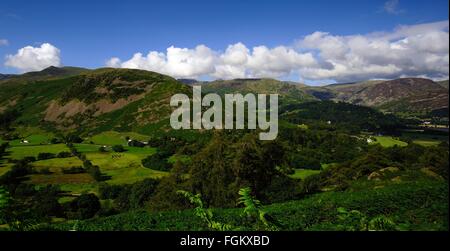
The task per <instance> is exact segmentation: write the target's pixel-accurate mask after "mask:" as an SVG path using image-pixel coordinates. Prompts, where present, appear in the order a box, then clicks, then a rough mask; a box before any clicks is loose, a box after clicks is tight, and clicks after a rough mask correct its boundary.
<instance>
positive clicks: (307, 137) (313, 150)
mask: <svg viewBox="0 0 450 251" xmlns="http://www.w3.org/2000/svg"><path fill="white" fill-rule="evenodd" d="M278 137H279V138H280V140H281V141H283V142H285V143H286V146H287V151H286V152H287V153H286V158H285V164H286V165H287V166H288V167H290V168H302V169H314V170H318V169H320V168H321V164H325V163H335V162H343V161H346V160H351V159H353V158H355V157H356V156H358V155H360V154H361V153H362V152H364V151H366V149H367V142H366V141H365V140H364V139H361V138H358V137H356V136H351V135H349V134H346V133H343V132H341V131H335V130H319V129H315V128H309V129H303V128H300V127H287V128H282V130H281V131H280V132H279V136H278Z"/></svg>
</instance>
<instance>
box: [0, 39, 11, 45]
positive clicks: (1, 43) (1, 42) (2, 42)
mask: <svg viewBox="0 0 450 251" xmlns="http://www.w3.org/2000/svg"><path fill="white" fill-rule="evenodd" d="M8 44H9V42H8V40H7V39H0V46H4V45H8Z"/></svg>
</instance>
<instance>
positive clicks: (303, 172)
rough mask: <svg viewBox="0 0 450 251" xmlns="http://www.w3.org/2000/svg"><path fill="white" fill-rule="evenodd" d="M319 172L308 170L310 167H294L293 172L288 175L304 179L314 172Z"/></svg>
mask: <svg viewBox="0 0 450 251" xmlns="http://www.w3.org/2000/svg"><path fill="white" fill-rule="evenodd" d="M318 173H320V170H310V169H295V173H294V174H291V175H289V177H291V178H294V179H305V178H306V177H309V176H311V175H314V174H318Z"/></svg>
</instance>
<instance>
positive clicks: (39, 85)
mask: <svg viewBox="0 0 450 251" xmlns="http://www.w3.org/2000/svg"><path fill="white" fill-rule="evenodd" d="M78 71H79V68H62V69H60V68H55V67H51V68H47V69H45V70H43V71H42V72H35V73H27V74H23V75H21V77H20V78H19V77H17V78H15V79H11V80H8V81H4V82H3V83H2V84H1V85H0V90H1V92H0V109H2V110H6V109H8V108H11V107H15V108H16V109H18V110H19V112H20V113H21V116H20V117H19V119H18V122H19V123H22V124H26V125H31V126H33V125H34V126H37V125H40V126H42V125H46V126H51V127H56V128H58V129H62V130H67V129H69V130H70V129H76V128H80V127H81V126H83V127H89V129H90V131H106V130H111V129H115V130H127V131H146V128H148V127H149V126H151V125H154V124H156V123H158V122H161V121H163V120H167V119H168V116H169V115H170V112H171V107H170V106H169V99H170V97H171V96H172V95H173V94H175V93H190V91H189V87H187V86H185V85H183V84H181V83H179V82H177V81H176V80H175V79H173V78H171V77H168V76H164V75H161V74H158V73H154V72H148V71H141V70H129V69H110V68H104V69H98V70H94V71H82V73H81V74H76V75H75V76H69V77H67V76H66V74H72V73H74V72H78ZM57 75H62V76H63V77H59V78H58V77H52V78H51V79H44V80H33V81H30V80H25V81H24V80H23V79H29V78H30V77H32V78H37V77H38V76H40V77H42V76H45V77H48V76H57ZM17 79H21V81H20V82H19V81H17Z"/></svg>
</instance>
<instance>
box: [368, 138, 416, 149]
mask: <svg viewBox="0 0 450 251" xmlns="http://www.w3.org/2000/svg"><path fill="white" fill-rule="evenodd" d="M373 138H375V139H376V141H373V142H372V143H371V144H380V145H381V146H382V147H392V146H395V145H397V146H407V145H408V143H406V142H403V141H400V140H398V139H394V138H393V137H391V136H373Z"/></svg>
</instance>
